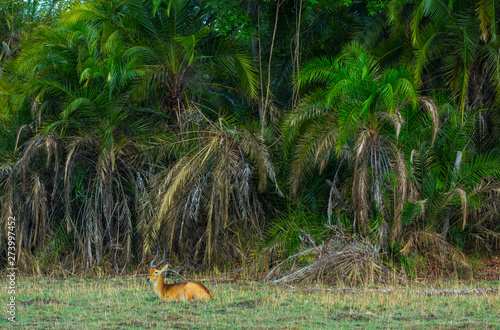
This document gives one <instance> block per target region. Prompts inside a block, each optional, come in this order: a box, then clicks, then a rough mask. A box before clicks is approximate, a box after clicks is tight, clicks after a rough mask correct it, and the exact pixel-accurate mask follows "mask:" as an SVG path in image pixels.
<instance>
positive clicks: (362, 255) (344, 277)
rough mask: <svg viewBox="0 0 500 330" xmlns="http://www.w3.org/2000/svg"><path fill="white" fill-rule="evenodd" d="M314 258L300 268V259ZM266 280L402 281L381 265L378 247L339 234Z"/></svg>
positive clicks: (278, 268) (292, 259) (288, 262)
mask: <svg viewBox="0 0 500 330" xmlns="http://www.w3.org/2000/svg"><path fill="white" fill-rule="evenodd" d="M305 256H307V257H308V258H309V259H310V258H313V260H312V262H310V263H308V264H307V265H300V266H299V259H300V258H304V257H305ZM264 280H265V281H268V282H272V283H282V284H285V283H286V284H309V283H323V284H329V285H339V284H342V285H343V284H349V285H360V284H368V283H394V282H397V281H402V279H401V278H399V277H398V276H396V274H395V273H394V272H393V271H392V270H390V269H389V268H387V267H386V266H385V265H384V264H383V263H382V262H381V253H380V249H379V247H377V246H376V245H374V244H373V243H371V242H370V241H368V240H367V239H363V238H361V237H355V238H353V237H349V236H346V235H344V234H342V233H341V232H339V233H337V234H336V235H335V236H332V237H330V238H329V239H327V240H325V241H324V242H323V244H321V245H319V246H314V247H312V248H309V249H306V250H303V251H301V252H299V253H297V254H295V255H293V256H290V257H289V258H287V259H286V260H285V261H283V262H281V263H280V264H279V265H277V266H276V267H275V268H273V269H272V270H271V271H270V272H269V273H268V274H267V275H266V277H265V278H264Z"/></svg>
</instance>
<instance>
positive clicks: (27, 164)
mask: <svg viewBox="0 0 500 330" xmlns="http://www.w3.org/2000/svg"><path fill="white" fill-rule="evenodd" d="M98 41H99V34H98V33H96V30H95V29H94V28H92V27H89V26H86V25H85V24H76V25H73V26H71V28H70V29H68V28H49V27H45V28H43V29H41V30H40V31H39V32H38V33H37V34H36V36H35V37H34V38H33V41H32V42H31V43H30V44H29V45H28V46H27V47H26V49H25V50H24V51H23V53H22V54H21V55H20V57H19V59H18V60H17V61H16V76H15V77H16V78H17V79H18V83H19V84H22V86H23V87H22V89H23V90H24V98H19V107H20V108H23V107H26V106H28V107H30V108H31V112H32V123H29V125H30V127H31V130H32V131H31V137H27V138H25V139H24V140H21V141H19V143H18V144H17V145H18V149H16V150H14V152H16V153H18V154H19V156H18V158H17V160H16V162H15V164H14V165H13V168H12V171H11V172H10V173H9V175H8V177H7V179H6V181H5V185H6V186H5V188H4V189H6V190H7V191H9V192H10V193H8V194H5V196H4V198H3V199H4V200H3V202H2V212H3V215H4V216H3V218H4V219H5V217H7V216H9V215H10V214H11V213H12V209H13V205H24V206H23V208H22V209H24V210H25V214H24V213H23V214H22V215H21V216H19V218H20V222H19V226H21V227H23V228H26V231H24V232H23V235H21V237H19V239H20V241H19V244H20V246H22V247H23V248H24V249H25V250H27V251H30V250H31V249H32V248H41V247H43V246H44V245H45V242H46V239H48V238H49V237H50V236H52V235H48V233H49V232H50V231H52V230H53V229H54V228H55V227H56V226H58V224H59V223H60V222H59V221H60V219H61V216H62V218H63V219H64V224H65V226H66V228H67V231H68V232H72V233H74V237H75V242H74V244H75V245H76V246H77V247H78V248H79V251H80V252H82V253H83V256H84V263H85V265H86V267H88V266H89V265H90V264H91V263H92V262H94V261H99V260H100V259H101V257H102V256H103V255H104V254H105V253H109V252H112V251H124V253H120V254H119V255H120V256H123V257H122V258H116V257H115V261H114V262H115V265H118V264H119V263H121V264H124V265H126V264H127V262H128V261H129V259H130V253H131V237H132V234H133V232H132V231H133V228H132V218H133V216H134V212H133V210H132V208H131V206H132V202H133V200H134V198H135V196H134V193H133V191H134V187H135V186H136V178H137V176H138V170H137V168H136V167H135V166H134V164H133V163H132V162H130V159H129V158H130V156H131V155H133V154H135V153H137V152H138V151H137V148H136V146H137V141H138V140H139V139H140V136H141V135H143V134H145V133H144V129H145V125H144V121H143V120H142V119H141V116H140V113H139V112H138V111H136V108H134V106H133V103H132V102H130V100H131V93H130V90H131V87H132V85H133V82H134V78H135V77H137V75H138V70H139V69H138V67H137V64H138V63H139V61H137V60H135V59H133V58H130V57H126V56H124V55H123V48H122V47H120V44H119V43H117V44H116V45H115V47H113V48H112V49H110V48H107V49H105V48H103V47H101V46H100V43H99V42H98ZM22 129H23V128H21V130H22ZM21 130H20V133H21ZM19 135H20V134H19ZM20 136H22V135H20ZM42 155H43V156H42ZM44 164H46V165H45V166H44ZM19 185H21V188H22V189H20V188H19ZM61 185H62V188H63V189H60V188H59V186H61ZM75 204H79V205H80V208H79V209H77V210H75V209H74V206H75ZM61 209H62V210H65V211H64V212H63V214H60V211H59V210H61Z"/></svg>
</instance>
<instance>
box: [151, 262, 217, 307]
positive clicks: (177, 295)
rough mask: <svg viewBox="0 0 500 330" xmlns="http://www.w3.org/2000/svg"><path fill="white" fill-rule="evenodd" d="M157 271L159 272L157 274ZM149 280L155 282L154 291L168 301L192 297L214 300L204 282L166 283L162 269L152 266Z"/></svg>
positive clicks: (188, 299)
mask: <svg viewBox="0 0 500 330" xmlns="http://www.w3.org/2000/svg"><path fill="white" fill-rule="evenodd" d="M155 272H157V273H156V274H155ZM147 280H148V281H150V282H154V286H153V287H154V291H155V293H156V295H157V296H158V297H160V298H161V299H165V300H168V301H171V300H184V301H190V300H191V299H199V300H212V295H211V294H210V292H209V291H208V289H207V288H206V287H205V286H204V285H203V284H201V283H198V282H183V283H175V284H165V283H164V282H163V275H162V273H161V271H159V270H158V269H156V268H151V269H150V270H149V276H148V277H147Z"/></svg>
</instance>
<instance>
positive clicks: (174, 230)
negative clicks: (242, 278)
mask: <svg viewBox="0 0 500 330" xmlns="http://www.w3.org/2000/svg"><path fill="white" fill-rule="evenodd" d="M205 124H207V126H208V127H206V128H204V129H199V130H197V131H194V132H186V133H185V134H183V135H181V137H182V139H181V141H179V142H178V143H181V144H183V145H185V146H187V145H188V144H189V145H190V146H191V149H190V150H188V152H187V153H186V154H185V155H184V156H183V157H181V158H180V159H179V160H178V161H177V162H176V163H175V164H173V165H172V166H171V167H170V168H167V169H166V170H164V171H163V172H160V173H158V175H157V176H156V177H155V178H154V179H152V180H151V183H150V189H149V191H148V195H147V197H146V202H145V203H144V204H143V208H142V211H141V212H142V215H141V221H140V223H139V228H140V230H141V233H142V234H143V235H144V242H143V246H144V253H146V254H147V253H149V251H151V248H154V246H156V245H158V244H159V245H161V246H164V247H166V249H167V252H169V253H171V254H177V255H178V256H179V257H180V258H181V259H184V260H187V259H191V260H192V261H193V260H194V261H195V262H198V261H200V260H203V262H204V263H205V265H208V264H218V263H220V262H221V261H229V260H235V259H239V260H241V259H243V260H245V259H246V256H244V253H243V252H242V251H243V250H244V249H243V248H242V244H244V243H242V239H243V240H245V239H246V240H253V239H254V238H255V237H254V236H255V235H256V234H258V233H260V232H261V219H262V218H263V208H262V205H261V203H260V201H259V199H258V196H257V191H258V190H263V189H264V188H265V187H266V183H267V179H268V178H269V179H271V181H273V182H274V183H275V185H276V178H275V172H274V168H273V165H272V162H271V160H270V156H269V153H268V151H267V149H266V148H265V147H264V145H263V141H262V140H261V139H260V138H259V135H258V134H256V133H252V132H250V131H249V130H247V129H245V128H234V127H226V125H225V124H223V123H222V121H219V122H215V123H214V122H210V121H208V119H207V120H206V123H205ZM254 168H255V170H254ZM255 172H256V173H255ZM254 173H255V174H257V175H258V177H259V180H258V183H259V184H258V189H257V187H255V182H256V181H257V180H255V179H256V178H255V177H256V176H257V175H254ZM276 188H277V190H278V194H280V193H281V192H280V191H279V188H278V187H277V185H276ZM241 231H243V232H244V233H245V234H243V235H242V234H241Z"/></svg>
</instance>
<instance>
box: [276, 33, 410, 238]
mask: <svg viewBox="0 0 500 330" xmlns="http://www.w3.org/2000/svg"><path fill="white" fill-rule="evenodd" d="M297 84H298V86H299V87H301V88H302V89H306V88H307V91H308V94H307V95H306V96H305V97H304V98H303V99H302V102H301V104H300V105H299V106H298V107H297V108H296V109H294V111H293V112H292V113H291V114H290V115H289V116H288V118H287V120H286V126H285V132H286V133H285V138H286V141H288V143H290V142H291V141H293V140H294V139H295V138H296V137H298V138H297V147H296V150H295V154H294V160H293V164H292V172H291V176H292V193H293V194H296V192H297V190H298V187H299V185H300V183H301V182H302V181H303V180H304V179H306V178H307V176H312V175H314V174H313V171H315V170H316V168H317V169H318V170H319V172H322V171H324V170H325V169H326V168H328V166H330V167H329V168H330V169H331V165H332V164H334V165H333V166H334V167H333V168H334V169H335V168H336V170H335V172H336V173H337V174H331V175H332V179H333V180H332V184H331V191H330V205H332V203H333V202H334V201H338V202H339V203H341V204H344V205H346V203H345V201H344V199H345V198H350V199H351V200H352V207H353V216H354V221H353V228H354V231H360V232H367V231H368V229H369V225H370V223H369V219H372V220H373V219H375V218H382V219H383V220H384V221H383V222H379V225H377V226H376V227H377V228H376V229H377V231H378V233H379V234H380V237H381V238H383V239H385V238H386V237H387V234H388V228H387V225H384V222H385V223H389V222H390V220H392V228H391V229H392V233H393V235H397V233H398V232H399V231H400V228H401V225H400V222H401V210H402V207H403V201H404V200H405V199H406V194H407V186H406V182H407V171H406V166H405V161H404V157H403V154H402V150H401V147H400V144H399V142H398V138H399V135H400V132H401V128H402V127H403V125H404V124H405V118H406V117H407V116H408V114H409V113H410V112H411V110H412V109H413V108H415V106H416V103H417V100H418V99H417V92H416V87H415V85H414V83H413V80H412V77H411V74H410V72H409V71H408V70H407V69H406V68H403V67H400V68H396V69H389V70H381V69H380V68H379V67H378V66H377V65H376V63H375V61H374V59H373V58H372V57H371V56H370V55H369V54H368V53H367V51H366V50H365V49H363V48H362V47H361V46H360V45H358V44H355V43H353V44H350V45H349V46H347V47H346V48H345V49H344V51H343V52H342V53H341V55H340V57H339V58H338V59H332V58H329V57H322V58H319V59H315V60H312V61H310V62H308V63H307V64H305V65H304V67H303V68H302V70H301V72H300V74H299V76H298V78H297ZM299 134H300V135H299ZM346 163H348V164H349V166H350V168H351V170H352V177H351V178H350V179H349V180H348V181H347V182H346V183H347V186H350V187H352V189H344V191H343V193H341V192H340V191H339V189H338V188H337V184H338V182H339V181H338V172H339V170H340V168H341V166H343V164H346ZM391 172H392V173H395V175H396V181H397V187H398V188H395V189H394V191H393V194H394V195H395V196H396V197H395V200H396V201H397V202H396V204H397V205H396V206H395V209H396V210H397V212H395V214H394V218H393V219H389V218H388V216H389V211H388V205H387V203H386V202H385V201H384V195H385V194H386V191H387V190H391V185H390V184H389V181H388V180H389V174H390V173H391Z"/></svg>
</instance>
